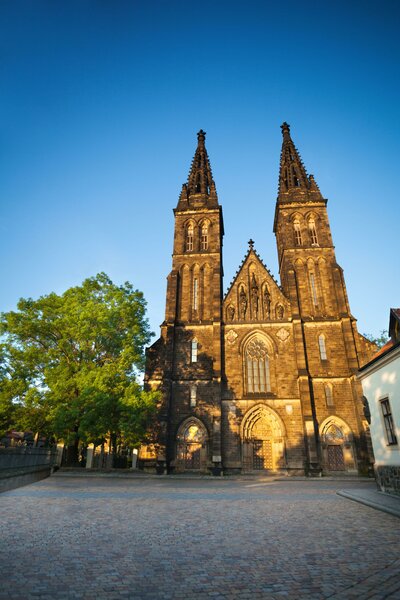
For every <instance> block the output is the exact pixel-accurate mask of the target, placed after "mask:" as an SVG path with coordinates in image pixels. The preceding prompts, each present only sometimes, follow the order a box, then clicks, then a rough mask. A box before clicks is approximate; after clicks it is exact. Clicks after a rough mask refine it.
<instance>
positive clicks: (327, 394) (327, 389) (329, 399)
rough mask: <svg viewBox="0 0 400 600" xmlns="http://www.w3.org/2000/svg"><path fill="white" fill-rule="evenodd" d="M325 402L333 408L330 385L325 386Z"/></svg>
mask: <svg viewBox="0 0 400 600" xmlns="http://www.w3.org/2000/svg"><path fill="white" fill-rule="evenodd" d="M325 356H326V354H325ZM325 400H326V405H327V406H333V404H334V402H333V393H332V386H331V385H330V384H329V383H326V384H325Z"/></svg>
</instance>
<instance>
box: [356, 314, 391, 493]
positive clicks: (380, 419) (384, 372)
mask: <svg viewBox="0 0 400 600" xmlns="http://www.w3.org/2000/svg"><path fill="white" fill-rule="evenodd" d="M389 335H390V340H389V341H388V342H387V344H385V345H384V346H383V348H381V349H380V350H379V352H378V353H377V354H376V355H375V356H374V357H373V359H372V360H371V361H370V362H368V363H367V364H366V365H364V366H363V367H362V368H361V369H360V371H359V379H360V381H361V384H362V387H363V392H364V396H365V398H366V400H367V401H368V405H369V410H370V413H371V441H372V446H373V449H374V454H375V474H376V478H377V482H378V485H379V486H380V488H381V489H382V490H383V491H386V492H391V493H394V494H399V495H400V309H399V308H392V309H391V310H390V321H389Z"/></svg>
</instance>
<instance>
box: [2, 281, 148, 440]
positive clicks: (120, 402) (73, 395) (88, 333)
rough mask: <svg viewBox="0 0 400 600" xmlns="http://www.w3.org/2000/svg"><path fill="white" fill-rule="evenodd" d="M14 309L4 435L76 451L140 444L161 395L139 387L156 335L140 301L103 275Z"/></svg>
mask: <svg viewBox="0 0 400 600" xmlns="http://www.w3.org/2000/svg"><path fill="white" fill-rule="evenodd" d="M17 308H18V310H17V311H11V312H8V313H3V314H2V315H1V320H0V332H1V334H2V344H1V346H0V359H1V366H0V429H1V430H3V431H4V430H7V429H9V428H10V427H15V428H20V429H27V428H28V429H31V430H33V431H40V432H41V433H42V434H43V433H44V434H46V435H51V434H54V435H55V436H56V437H57V438H62V439H63V440H64V441H65V442H66V443H68V444H75V445H77V443H78V442H79V440H82V441H83V442H85V443H95V444H98V443H101V442H102V441H103V440H104V439H105V438H106V437H108V436H110V435H111V437H112V439H113V441H114V443H116V441H117V440H121V439H122V440H126V441H127V442H129V443H130V444H136V443H138V442H139V441H140V440H141V439H143V437H144V436H145V432H146V428H147V426H148V423H149V421H150V419H151V417H152V415H153V414H154V411H155V405H156V401H157V394H156V393H154V392H145V391H143V389H142V387H141V386H140V385H139V383H138V378H139V374H140V371H141V370H142V369H143V366H144V348H145V346H146V345H147V344H148V343H149V341H150V339H151V335H152V334H151V333H150V331H149V325H148V321H147V319H146V316H145V308H146V302H145V300H144V298H143V295H142V293H141V292H139V291H137V290H134V289H133V287H132V285H131V284H130V283H125V284H124V285H122V286H117V285H115V284H113V282H112V281H111V280H110V279H109V278H108V277H107V275H105V274H104V273H100V274H99V275H97V276H96V277H92V278H90V279H86V280H85V281H84V282H83V284H82V285H81V286H77V287H73V288H70V289H68V290H67V291H66V292H65V293H64V294H62V295H57V294H55V293H52V294H49V295H48V296H42V297H41V298H39V299H38V300H32V299H31V298H29V299H21V300H20V301H19V303H18V307H17Z"/></svg>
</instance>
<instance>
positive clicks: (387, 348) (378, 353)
mask: <svg viewBox="0 0 400 600" xmlns="http://www.w3.org/2000/svg"><path fill="white" fill-rule="evenodd" d="M393 345H394V344H393V341H392V340H389V341H388V342H386V344H385V345H384V346H382V348H379V350H378V352H376V354H374V355H373V357H372V358H371V360H370V361H369V362H371V361H372V360H375V358H378V356H380V355H381V354H384V353H385V352H386V351H387V350H389V349H390V348H391V347H392V346H393Z"/></svg>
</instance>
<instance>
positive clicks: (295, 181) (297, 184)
mask: <svg viewBox="0 0 400 600" xmlns="http://www.w3.org/2000/svg"><path fill="white" fill-rule="evenodd" d="M293 182H294V185H295V187H300V181H299V179H298V178H297V175H293Z"/></svg>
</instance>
